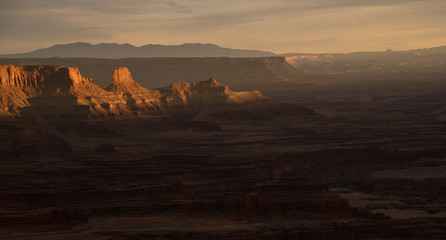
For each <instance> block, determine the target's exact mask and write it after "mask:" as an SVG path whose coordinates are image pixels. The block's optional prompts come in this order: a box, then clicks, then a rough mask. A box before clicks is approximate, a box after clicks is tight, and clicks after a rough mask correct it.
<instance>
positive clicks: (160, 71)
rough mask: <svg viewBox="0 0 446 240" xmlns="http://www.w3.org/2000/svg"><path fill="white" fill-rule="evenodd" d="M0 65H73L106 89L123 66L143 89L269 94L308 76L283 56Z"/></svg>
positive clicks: (14, 61) (4, 61) (22, 61)
mask: <svg viewBox="0 0 446 240" xmlns="http://www.w3.org/2000/svg"><path fill="white" fill-rule="evenodd" d="M0 64H15V65H63V66H76V67H78V68H79V70H80V71H81V72H82V73H83V74H84V75H85V76H88V77H92V78H93V79H94V80H95V82H96V83H97V84H98V85H99V86H101V87H106V86H107V85H108V84H109V76H110V72H111V71H112V70H113V69H114V68H116V67H121V66H126V67H128V68H129V70H130V71H131V72H132V74H133V76H134V78H135V80H136V81H137V82H139V83H140V84H141V85H142V86H143V87H146V88H159V87H163V86H166V85H168V84H170V83H171V82H172V81H179V82H195V81H197V80H199V79H208V78H210V77H212V76H213V77H215V78H216V79H218V80H219V81H220V82H221V83H222V84H224V85H228V86H231V88H232V89H235V90H249V89H259V90H260V91H262V92H264V93H266V94H269V92H273V91H274V90H275V89H277V88H287V87H289V86H293V85H295V84H297V83H299V82H301V81H302V80H304V79H307V78H308V75H306V74H304V73H302V72H300V71H298V70H296V69H295V68H294V67H293V66H291V65H290V64H289V63H288V62H287V61H286V60H285V58H284V57H261V58H225V57H223V58H125V59H95V58H28V59H0Z"/></svg>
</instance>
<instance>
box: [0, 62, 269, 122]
mask: <svg viewBox="0 0 446 240" xmlns="http://www.w3.org/2000/svg"><path fill="white" fill-rule="evenodd" d="M0 93H1V98H0V107H1V114H2V115H10V116H19V115H20V114H21V113H22V112H26V111H27V110H30V109H29V108H30V107H32V109H33V110H35V109H39V110H40V111H46V113H48V114H51V113H55V112H58V111H63V110H68V109H70V108H72V107H74V108H77V109H84V110H85V109H88V111H89V113H88V114H89V115H91V116H122V115H134V114H138V113H141V112H142V113H144V112H161V111H169V110H172V109H174V108H182V109H184V108H194V107H199V106H209V105H234V104H236V105H238V104H244V103H247V102H251V101H257V100H263V99H266V97H264V96H263V95H262V94H261V93H260V92H259V91H256V90H255V91H246V92H233V91H231V90H230V89H229V88H228V87H226V86H223V85H221V84H219V83H217V81H216V80H215V79H214V78H211V79H209V80H207V81H202V82H197V83H172V84H171V85H170V86H169V87H166V88H159V89H156V90H150V89H146V88H144V87H142V86H140V85H139V84H138V83H136V82H135V81H134V80H133V78H132V75H131V73H130V71H129V70H128V69H127V68H123V67H120V68H115V69H114V73H113V82H112V84H111V85H109V86H108V87H107V88H106V89H102V88H100V87H99V86H98V85H96V84H95V83H93V80H92V79H91V78H84V77H83V76H82V75H81V74H80V72H79V70H78V68H76V67H62V66H14V65H0ZM56 109H57V110H56ZM24 110H25V111H24ZM71 113H72V111H71Z"/></svg>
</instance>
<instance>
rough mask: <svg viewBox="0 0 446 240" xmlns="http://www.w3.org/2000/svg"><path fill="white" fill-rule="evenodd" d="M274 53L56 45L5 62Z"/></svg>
mask: <svg viewBox="0 0 446 240" xmlns="http://www.w3.org/2000/svg"><path fill="white" fill-rule="evenodd" d="M275 55H276V54H274V53H272V52H265V51H258V50H243V49H231V48H222V47H219V46H217V45H215V44H201V43H185V44H182V45H152V44H148V45H144V46H141V47H136V46H133V45H131V44H128V43H125V44H116V43H99V44H90V43H85V42H77V43H69V44H56V45H54V46H52V47H49V48H42V49H37V50H35V51H32V52H29V53H18V54H4V55H0V57H2V58H47V57H86V58H146V57H266V56H275Z"/></svg>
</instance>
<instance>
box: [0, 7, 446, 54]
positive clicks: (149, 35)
mask: <svg viewBox="0 0 446 240" xmlns="http://www.w3.org/2000/svg"><path fill="white" fill-rule="evenodd" d="M445 13H446V1H445V0H0V53H3V54H5V53H22V52H29V51H32V50H35V49H38V48H46V47H50V46H52V45H54V44H61V43H72V42H90V43H93V44H96V43H130V44H132V45H135V46H142V45H146V44H164V45H178V44H183V43H213V44H217V45H219V46H222V47H229V48H237V49H258V50H265V51H272V52H275V53H289V52H309V53H326V52H330V53H334V52H355V51H383V50H386V49H389V48H390V49H393V50H407V49H419V48H427V47H435V46H442V45H446V14H445Z"/></svg>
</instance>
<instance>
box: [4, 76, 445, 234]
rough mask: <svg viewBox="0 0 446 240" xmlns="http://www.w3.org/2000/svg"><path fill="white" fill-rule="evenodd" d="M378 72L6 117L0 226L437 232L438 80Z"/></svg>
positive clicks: (50, 230)
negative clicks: (233, 100)
mask: <svg viewBox="0 0 446 240" xmlns="http://www.w3.org/2000/svg"><path fill="white" fill-rule="evenodd" d="M386 76H387V78H385V77H377V78H373V77H371V76H357V75H330V76H324V77H321V79H322V80H320V81H319V82H318V83H317V84H312V85H301V86H298V87H296V89H293V90H292V91H290V90H289V89H286V91H285V89H284V90H283V95H282V98H281V99H278V100H271V101H268V102H256V103H251V104H247V105H244V106H240V107H210V106H207V107H205V108H199V109H189V110H181V111H180V110H177V111H171V112H167V113H163V114H154V115H145V116H141V117H139V118H121V119H108V118H103V119H87V118H86V119H73V118H64V117H63V116H58V117H55V116H42V115H39V114H38V113H34V115H33V116H27V117H23V118H7V117H6V118H3V119H2V120H1V121H2V122H1V125H0V134H1V139H0V140H1V144H0V153H1V155H0V165H1V167H0V190H1V191H0V239H116V240H118V239H119V240H121V239H122V240H124V239H132V240H139V239H233V240H236V239H445V238H446V231H445V229H446V147H445V144H444V143H445V142H446V95H445V94H444V93H445V91H444V89H445V86H446V84H444V80H445V79H441V78H439V77H438V78H430V79H427V80H426V79H413V78H408V77H401V76H400V77H394V76H390V75H386ZM358 79H365V80H364V81H362V82H359V81H358ZM388 79H393V80H394V81H392V82H391V83H389V82H388V81H387V80H388ZM324 81H325V82H324Z"/></svg>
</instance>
